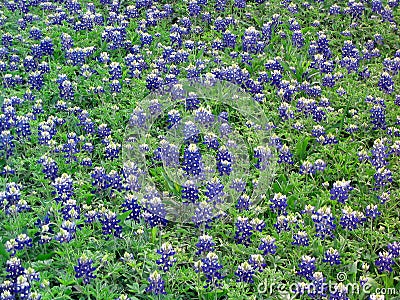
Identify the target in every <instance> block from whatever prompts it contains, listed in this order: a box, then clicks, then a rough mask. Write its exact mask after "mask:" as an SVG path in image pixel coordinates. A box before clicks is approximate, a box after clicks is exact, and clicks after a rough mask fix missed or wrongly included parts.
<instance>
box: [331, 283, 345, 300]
mask: <svg viewBox="0 0 400 300" xmlns="http://www.w3.org/2000/svg"><path fill="white" fill-rule="evenodd" d="M347 294H348V288H347V286H346V284H344V283H343V282H339V283H337V284H335V285H334V287H333V291H331V293H330V296H329V300H347V299H349V298H348V297H347Z"/></svg>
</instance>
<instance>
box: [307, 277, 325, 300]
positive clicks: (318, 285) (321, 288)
mask: <svg viewBox="0 0 400 300" xmlns="http://www.w3.org/2000/svg"><path fill="white" fill-rule="evenodd" d="M325 281H326V279H325V278H324V275H323V274H322V272H315V273H313V275H312V277H311V284H310V288H309V289H308V291H307V294H308V296H309V297H310V298H313V299H321V298H323V297H326V290H327V285H326V283H325Z"/></svg>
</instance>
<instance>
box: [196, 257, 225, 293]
mask: <svg viewBox="0 0 400 300" xmlns="http://www.w3.org/2000/svg"><path fill="white" fill-rule="evenodd" d="M221 269H222V265H221V264H220V263H219V261H218V256H217V255H216V254H215V253H214V252H209V253H208V254H207V256H206V257H205V258H203V259H201V261H199V262H197V263H195V271H196V273H199V272H200V271H202V273H203V274H204V275H205V276H206V282H207V284H206V285H205V288H209V287H220V286H222V283H221V281H222V279H223V278H224V276H223V275H222V274H221V271H220V270H221Z"/></svg>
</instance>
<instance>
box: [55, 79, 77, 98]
mask: <svg viewBox="0 0 400 300" xmlns="http://www.w3.org/2000/svg"><path fill="white" fill-rule="evenodd" d="M58 88H59V90H60V98H61V99H64V100H68V101H73V100H74V95H75V93H74V89H73V85H72V83H71V81H69V80H63V81H62V82H61V83H60V84H59V86H58Z"/></svg>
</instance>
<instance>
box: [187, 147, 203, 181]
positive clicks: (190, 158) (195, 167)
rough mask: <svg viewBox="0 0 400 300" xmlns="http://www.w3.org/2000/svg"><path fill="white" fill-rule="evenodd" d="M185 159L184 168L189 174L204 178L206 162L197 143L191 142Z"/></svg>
mask: <svg viewBox="0 0 400 300" xmlns="http://www.w3.org/2000/svg"><path fill="white" fill-rule="evenodd" d="M183 159H184V163H183V170H184V171H185V172H186V174H187V175H188V176H190V177H194V178H203V176H204V164H203V161H202V156H201V153H200V150H199V149H198V148H197V146H196V144H190V145H189V146H187V147H186V149H185V152H184V157H183Z"/></svg>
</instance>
